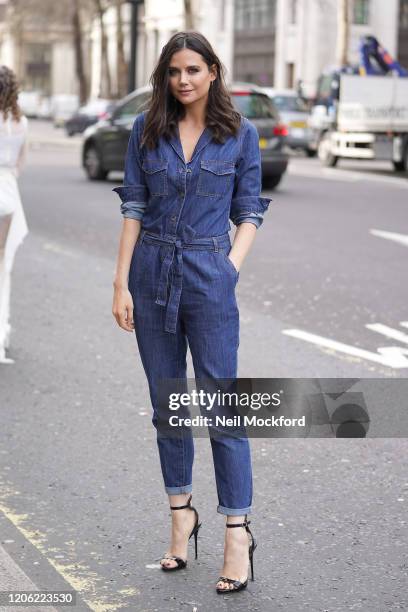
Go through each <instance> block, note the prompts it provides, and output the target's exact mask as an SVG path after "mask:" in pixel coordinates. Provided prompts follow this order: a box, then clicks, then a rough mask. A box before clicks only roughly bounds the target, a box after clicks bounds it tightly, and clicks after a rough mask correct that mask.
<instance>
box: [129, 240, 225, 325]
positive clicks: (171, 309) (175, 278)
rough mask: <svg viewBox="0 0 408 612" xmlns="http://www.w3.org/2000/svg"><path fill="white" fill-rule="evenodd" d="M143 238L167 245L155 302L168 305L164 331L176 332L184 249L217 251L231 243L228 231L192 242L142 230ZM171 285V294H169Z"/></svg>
mask: <svg viewBox="0 0 408 612" xmlns="http://www.w3.org/2000/svg"><path fill="white" fill-rule="evenodd" d="M141 240H142V241H143V240H146V242H155V243H156V242H157V244H160V245H165V246H166V247H168V248H167V249H166V251H167V252H166V256H165V258H164V259H163V262H162V265H161V268H160V277H159V285H158V288H157V296H156V301H155V303H156V304H158V305H159V306H166V305H167V308H166V318H165V323H164V331H166V332H169V333H171V334H175V333H176V326H177V316H178V311H179V306H180V298H181V290H182V287H183V249H184V248H189V247H190V248H198V249H200V250H205V251H217V250H218V248H219V246H221V244H222V245H223V246H226V245H227V244H230V241H229V235H228V233H226V234H223V235H222V236H216V237H215V236H214V237H211V238H201V239H200V238H198V239H196V240H192V241H190V242H183V241H182V240H180V239H179V238H173V237H166V238H164V237H162V236H157V235H155V234H152V233H150V232H147V231H145V230H142V232H141ZM173 262H175V265H174V266H173V271H172V275H171V281H170V280H169V276H170V269H171V267H172V265H173ZM169 286H170V294H169Z"/></svg>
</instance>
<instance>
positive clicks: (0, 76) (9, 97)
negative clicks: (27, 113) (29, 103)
mask: <svg viewBox="0 0 408 612" xmlns="http://www.w3.org/2000/svg"><path fill="white" fill-rule="evenodd" d="M17 100H18V82H17V77H16V75H15V74H14V72H13V71H12V70H10V68H8V67H7V66H0V112H3V117H4V119H7V117H8V114H9V113H10V112H11V115H12V117H13V119H14V120H15V121H20V119H21V116H22V113H21V110H20V107H19V105H18V101H17Z"/></svg>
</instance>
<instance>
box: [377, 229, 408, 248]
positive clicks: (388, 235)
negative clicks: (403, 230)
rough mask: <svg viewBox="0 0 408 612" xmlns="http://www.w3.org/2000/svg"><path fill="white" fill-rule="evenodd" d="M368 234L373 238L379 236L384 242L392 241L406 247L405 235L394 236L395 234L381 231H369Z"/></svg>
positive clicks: (407, 245) (406, 236) (406, 238)
mask: <svg viewBox="0 0 408 612" xmlns="http://www.w3.org/2000/svg"><path fill="white" fill-rule="evenodd" d="M370 234H373V236H379V238H385V239H386V240H393V241H394V242H398V243H399V244H403V245H404V246H406V247H408V235H407V234H396V233H395V232H383V231H382V230H376V229H371V230H370Z"/></svg>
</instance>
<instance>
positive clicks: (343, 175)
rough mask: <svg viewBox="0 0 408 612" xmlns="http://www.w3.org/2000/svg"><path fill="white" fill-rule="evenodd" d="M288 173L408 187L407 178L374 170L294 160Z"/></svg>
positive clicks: (290, 162)
mask: <svg viewBox="0 0 408 612" xmlns="http://www.w3.org/2000/svg"><path fill="white" fill-rule="evenodd" d="M288 173H289V174H293V175H297V176H305V177H309V178H318V179H322V178H323V179H326V180H329V181H343V182H346V183H357V182H361V181H370V182H377V183H386V184H388V185H390V186H392V187H397V188H402V189H408V180H407V179H406V178H400V177H397V176H384V175H381V174H374V173H372V172H364V170H362V171H358V170H342V169H341V168H324V167H320V166H317V165H313V166H306V164H305V165H303V164H298V163H296V162H293V160H290V161H289V165H288Z"/></svg>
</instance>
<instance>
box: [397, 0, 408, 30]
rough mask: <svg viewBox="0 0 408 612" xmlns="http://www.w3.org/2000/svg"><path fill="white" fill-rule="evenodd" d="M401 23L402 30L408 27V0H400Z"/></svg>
mask: <svg viewBox="0 0 408 612" xmlns="http://www.w3.org/2000/svg"><path fill="white" fill-rule="evenodd" d="M399 23H400V26H399V27H400V28H401V29H402V30H407V29H408V0H400V16H399Z"/></svg>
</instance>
